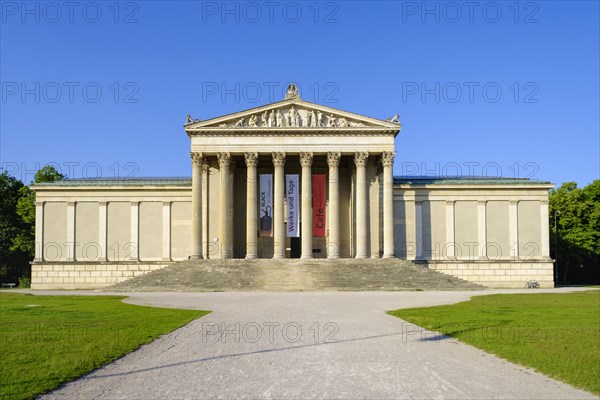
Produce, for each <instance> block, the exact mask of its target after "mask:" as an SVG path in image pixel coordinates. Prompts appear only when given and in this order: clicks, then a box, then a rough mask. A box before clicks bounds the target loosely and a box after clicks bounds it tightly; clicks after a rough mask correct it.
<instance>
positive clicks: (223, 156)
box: [217, 151, 231, 168]
mask: <svg viewBox="0 0 600 400" xmlns="http://www.w3.org/2000/svg"><path fill="white" fill-rule="evenodd" d="M217 158H218V159H219V166H220V167H221V168H226V167H228V166H229V163H230V162H231V153H230V152H228V151H225V152H218V153H217Z"/></svg>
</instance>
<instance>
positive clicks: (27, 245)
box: [11, 165, 64, 258]
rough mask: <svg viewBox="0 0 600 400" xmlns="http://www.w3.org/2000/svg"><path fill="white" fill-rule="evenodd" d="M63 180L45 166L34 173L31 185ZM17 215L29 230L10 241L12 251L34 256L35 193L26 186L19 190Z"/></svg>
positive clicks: (50, 168) (54, 170)
mask: <svg viewBox="0 0 600 400" xmlns="http://www.w3.org/2000/svg"><path fill="white" fill-rule="evenodd" d="M63 178H64V175H63V174H61V173H60V172H58V171H57V170H56V169H55V168H54V167H52V166H50V165H45V166H44V167H43V168H41V169H40V170H38V171H37V172H36V173H35V176H34V178H33V182H32V183H42V182H54V181H59V180H61V179H63ZM17 214H18V215H19V217H21V220H22V221H23V222H24V223H25V225H26V226H27V227H29V229H25V230H22V231H19V232H18V233H17V234H16V235H15V236H14V237H13V240H12V246H11V249H12V250H20V251H23V252H25V253H27V254H29V256H30V257H32V258H33V257H34V256H35V193H34V192H33V190H31V189H29V187H27V186H23V187H21V188H20V189H19V201H18V203H17Z"/></svg>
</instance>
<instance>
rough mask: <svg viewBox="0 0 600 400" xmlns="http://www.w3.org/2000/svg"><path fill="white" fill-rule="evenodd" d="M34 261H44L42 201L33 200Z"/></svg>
mask: <svg viewBox="0 0 600 400" xmlns="http://www.w3.org/2000/svg"><path fill="white" fill-rule="evenodd" d="M34 261H35V262H42V261H44V202H43V201H36V202H35V260H34Z"/></svg>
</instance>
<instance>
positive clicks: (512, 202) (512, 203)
mask: <svg viewBox="0 0 600 400" xmlns="http://www.w3.org/2000/svg"><path fill="white" fill-rule="evenodd" d="M508 203H509V204H510V205H511V206H516V205H519V200H509V201H508Z"/></svg>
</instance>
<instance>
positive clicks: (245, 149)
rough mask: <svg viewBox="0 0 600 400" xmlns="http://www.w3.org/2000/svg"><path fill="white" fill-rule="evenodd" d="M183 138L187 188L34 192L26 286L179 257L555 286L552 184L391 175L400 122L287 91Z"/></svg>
mask: <svg viewBox="0 0 600 400" xmlns="http://www.w3.org/2000/svg"><path fill="white" fill-rule="evenodd" d="M184 130H185V132H186V133H187V135H188V137H189V138H190V143H191V152H190V156H191V165H192V177H191V179H190V178H126V179H72V180H63V181H59V182H53V183H43V184H36V185H34V186H33V189H34V190H35V192H36V257H35V260H34V262H33V264H32V287H33V288H99V287H105V286H109V285H111V284H113V283H117V282H120V281H123V280H125V279H129V278H130V277H133V276H138V275H140V274H144V273H147V272H148V271H152V270H155V269H158V268H162V267H164V266H166V265H169V264H171V263H172V262H174V261H180V260H186V259H189V258H192V259H229V258H238V259H244V258H245V259H265V260H268V259H287V258H302V259H305V260H310V259H327V260H339V259H345V258H357V259H365V260H364V262H365V263H368V262H370V261H369V259H378V258H398V259H403V260H414V261H415V262H419V263H422V264H423V266H424V267H428V268H432V269H436V270H439V271H441V272H444V273H448V274H451V275H455V276H458V277H460V278H463V279H466V280H470V281H474V282H477V283H480V284H483V285H487V286H491V287H522V286H523V284H524V283H525V282H526V281H528V280H530V279H536V280H538V281H539V282H540V283H541V284H542V286H552V285H553V264H552V260H551V259H550V258H549V238H548V234H549V233H548V189H550V188H552V187H553V185H552V184H550V183H548V182H540V181H533V180H527V179H510V178H485V177H480V178H477V177H407V176H405V177H394V176H393V163H394V160H395V158H396V151H395V148H394V139H395V137H396V135H397V134H398V133H399V132H400V130H401V124H400V122H399V121H398V116H397V115H396V116H394V117H392V118H388V119H386V120H381V119H377V118H371V117H366V116H363V115H359V114H355V113H351V112H347V111H342V110H338V109H334V108H331V107H326V106H323V105H320V104H315V103H311V102H307V101H304V100H302V99H301V98H300V96H299V93H298V90H297V88H296V86H295V85H293V84H292V85H290V86H289V87H288V91H287V94H286V96H285V98H284V99H283V100H282V101H279V102H276V103H271V104H267V105H265V106H261V107H256V108H252V109H249V110H244V111H241V112H237V113H234V114H228V115H224V116H220V117H217V118H212V119H208V120H203V121H200V120H197V119H196V120H194V119H192V118H191V117H190V116H189V115H188V116H187V121H186V124H185V125H184ZM399 157H402V152H399ZM331 262H343V260H341V261H331ZM290 268H293V264H290Z"/></svg>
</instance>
